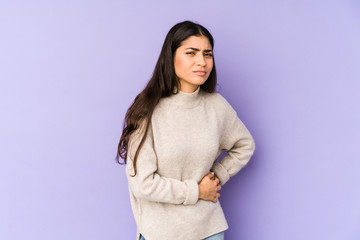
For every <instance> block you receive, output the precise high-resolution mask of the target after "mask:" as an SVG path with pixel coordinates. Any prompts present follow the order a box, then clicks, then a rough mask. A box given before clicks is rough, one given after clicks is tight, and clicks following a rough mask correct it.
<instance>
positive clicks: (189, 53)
mask: <svg viewBox="0 0 360 240" xmlns="http://www.w3.org/2000/svg"><path fill="white" fill-rule="evenodd" d="M186 54H188V55H195V53H194V52H188V53H186Z"/></svg>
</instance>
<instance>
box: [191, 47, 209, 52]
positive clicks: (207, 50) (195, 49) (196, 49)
mask: <svg viewBox="0 0 360 240" xmlns="http://www.w3.org/2000/svg"><path fill="white" fill-rule="evenodd" d="M187 49H192V50H194V51H200V49H198V48H193V47H189V48H186V49H185V50H187ZM204 52H212V50H211V49H206V50H204Z"/></svg>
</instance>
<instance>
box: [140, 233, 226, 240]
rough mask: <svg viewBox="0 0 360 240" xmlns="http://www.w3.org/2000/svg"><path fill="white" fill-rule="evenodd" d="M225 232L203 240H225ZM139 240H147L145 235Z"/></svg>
mask: <svg viewBox="0 0 360 240" xmlns="http://www.w3.org/2000/svg"><path fill="white" fill-rule="evenodd" d="M224 236H225V232H224V231H223V232H219V233H216V234H214V235H211V236H210V237H207V238H204V239H202V240H224ZM139 240H146V239H145V238H144V237H143V235H141V234H140V239H139Z"/></svg>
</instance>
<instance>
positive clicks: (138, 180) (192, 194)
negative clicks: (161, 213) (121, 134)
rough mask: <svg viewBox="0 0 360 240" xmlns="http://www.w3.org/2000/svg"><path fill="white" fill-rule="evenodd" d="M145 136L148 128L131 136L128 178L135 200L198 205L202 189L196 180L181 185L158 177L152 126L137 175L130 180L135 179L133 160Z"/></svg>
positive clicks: (143, 147)
mask: <svg viewBox="0 0 360 240" xmlns="http://www.w3.org/2000/svg"><path fill="white" fill-rule="evenodd" d="M143 125H144V124H143ZM138 130H139V131H138ZM144 132H145V126H143V128H141V129H140V128H139V129H137V130H136V132H134V133H133V134H132V135H131V137H130V140H129V145H128V157H127V160H128V162H127V166H126V175H127V179H128V184H129V188H130V189H131V190H132V192H133V194H134V195H135V197H137V198H142V199H146V200H149V201H156V202H163V203H172V204H183V205H191V204H195V203H196V202H197V201H198V199H199V186H198V183H197V182H196V181H195V180H192V179H189V180H185V181H180V180H177V179H173V178H166V177H162V176H160V175H159V174H158V173H157V156H156V153H155V151H154V146H153V137H152V136H153V134H152V126H151V123H150V126H149V130H148V133H147V136H146V139H145V142H144V144H143V146H142V148H141V150H140V152H139V155H138V158H137V161H136V175H135V176H134V177H131V176H130V175H134V168H133V157H134V156H135V152H136V150H137V147H138V145H139V144H140V141H141V138H142V135H143V133H144Z"/></svg>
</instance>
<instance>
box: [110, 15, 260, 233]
mask: <svg viewBox="0 0 360 240" xmlns="http://www.w3.org/2000/svg"><path fill="white" fill-rule="evenodd" d="M213 48H214V41H213V37H212V36H211V34H210V33H209V31H208V30H207V29H206V28H204V27H203V26H201V25H199V24H196V23H193V22H190V21H184V22H181V23H178V24H176V25H175V26H173V27H172V28H171V29H170V31H169V33H168V34H167V36H166V38H165V42H164V44H163V47H162V49H161V53H160V56H159V59H158V61H157V64H156V67H155V70H154V72H153V76H152V78H151V79H150V81H149V82H148V84H147V85H146V87H145V89H144V90H143V91H142V92H141V93H140V94H139V95H138V96H137V97H136V98H135V100H134V102H133V103H132V105H131V106H130V108H129V109H128V111H127V113H126V116H125V122H124V128H123V133H122V136H121V138H120V142H119V147H118V155H117V160H118V161H119V157H121V158H123V159H124V163H125V164H127V166H126V174H127V179H128V184H129V195H130V202H131V206H132V210H133V213H134V218H135V221H136V224H137V227H138V228H137V237H136V239H146V240H200V239H208V240H209V239H212V240H215V239H224V231H225V230H226V229H228V224H227V221H226V219H225V216H224V213H223V210H222V208H221V205H220V203H219V201H218V199H217V198H219V197H220V194H219V193H218V191H219V190H220V189H221V186H222V185H224V184H225V183H226V182H227V181H228V180H229V178H230V177H231V176H234V175H235V174H236V173H237V172H239V171H240V169H241V168H242V167H243V166H245V165H246V163H247V162H248V161H249V159H250V157H251V156H252V154H253V152H254V149H255V145H254V141H253V138H252V136H251V135H250V133H249V131H248V130H247V129H246V127H245V126H244V124H243V123H242V122H241V120H240V119H239V118H238V116H237V113H236V112H235V110H234V109H233V108H232V107H231V105H230V104H229V103H228V102H227V101H226V100H225V98H223V97H222V96H221V95H220V94H219V93H217V92H215V87H216V84H217V80H216V70H215V62H214V56H213ZM222 150H225V151H227V152H228V154H227V155H226V156H225V157H224V158H223V159H222V161H221V162H217V161H216V159H217V158H218V156H219V155H220V153H221V151H222ZM119 163H120V162H119Z"/></svg>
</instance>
